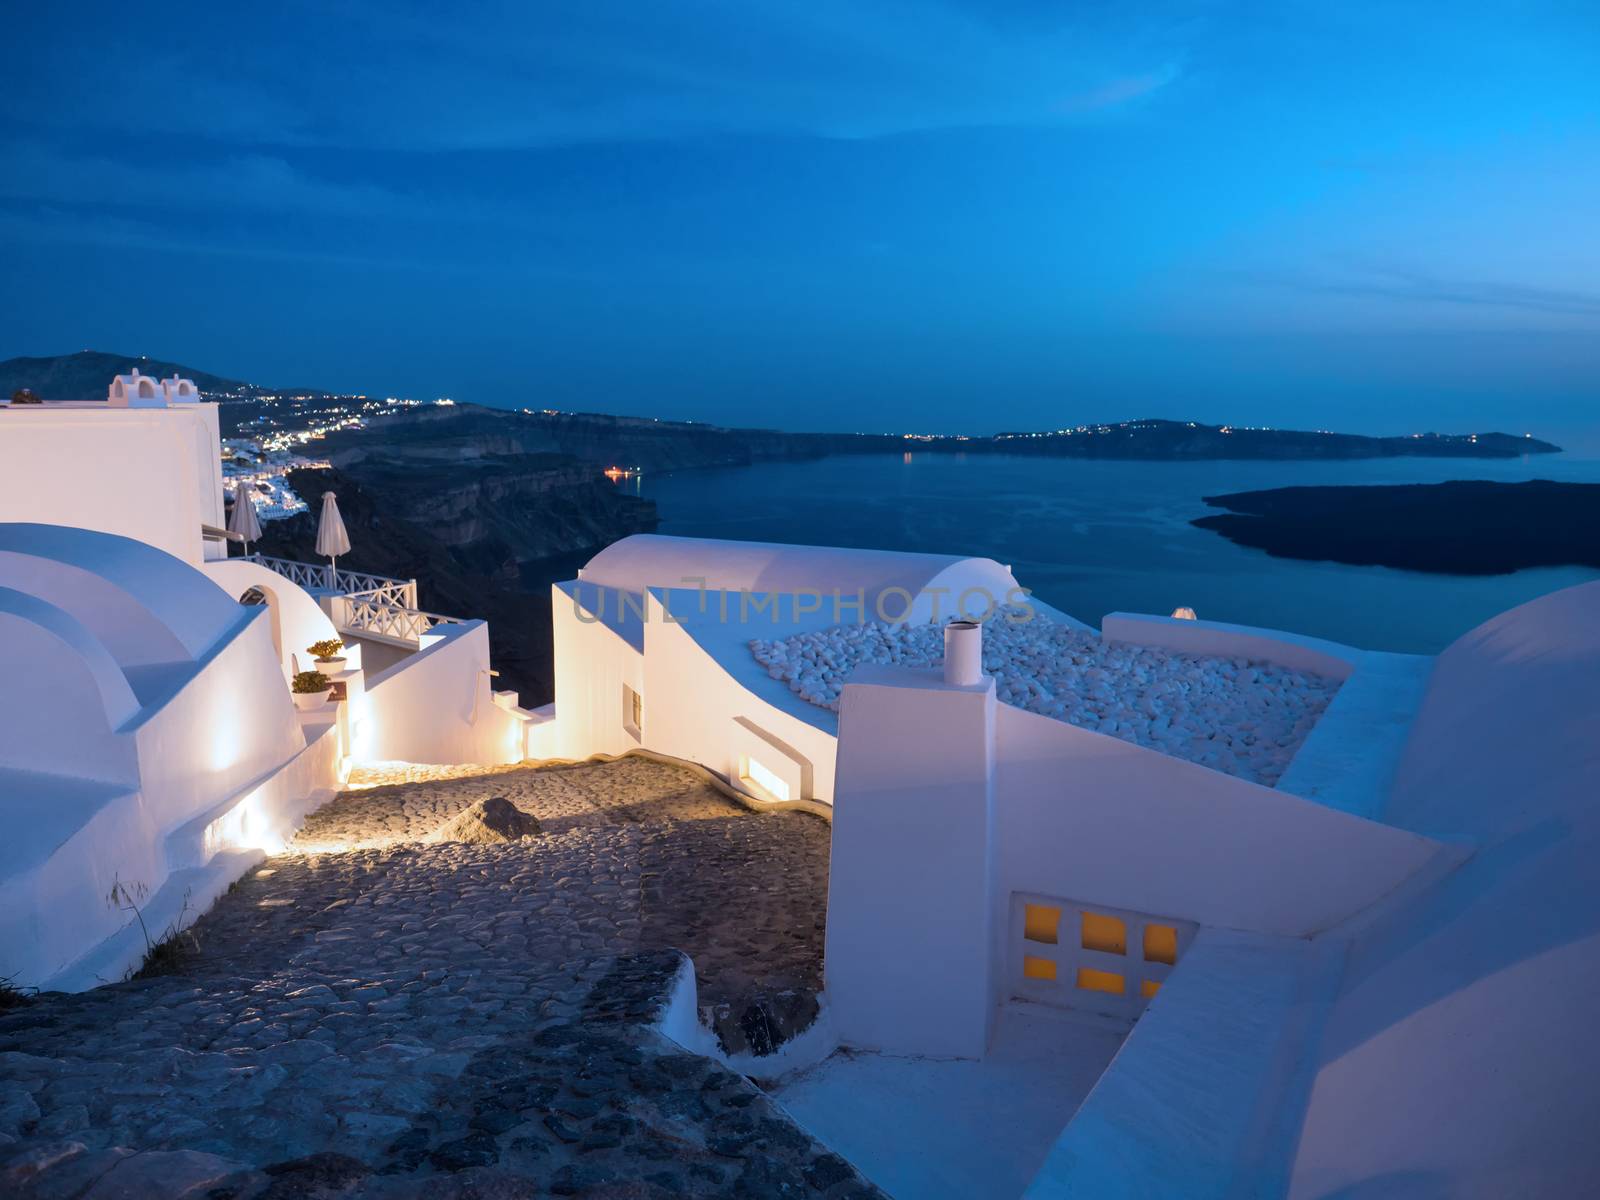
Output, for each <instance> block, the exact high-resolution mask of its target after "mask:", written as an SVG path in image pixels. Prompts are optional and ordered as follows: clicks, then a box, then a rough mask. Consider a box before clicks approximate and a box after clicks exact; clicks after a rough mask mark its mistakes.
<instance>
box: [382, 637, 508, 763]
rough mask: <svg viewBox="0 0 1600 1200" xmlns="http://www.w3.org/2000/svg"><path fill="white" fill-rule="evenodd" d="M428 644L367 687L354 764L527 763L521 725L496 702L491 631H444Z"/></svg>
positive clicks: (383, 673)
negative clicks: (492, 686)
mask: <svg viewBox="0 0 1600 1200" xmlns="http://www.w3.org/2000/svg"><path fill="white" fill-rule="evenodd" d="M430 636H434V637H436V638H437V640H436V641H434V642H433V643H432V644H431V645H429V646H426V647H424V648H423V649H421V650H419V651H418V652H417V653H416V654H413V655H411V656H410V657H409V658H407V659H405V660H404V661H403V662H399V663H396V664H395V665H394V666H392V667H390V668H389V669H388V670H386V671H383V672H381V673H379V674H377V675H374V676H372V677H371V678H369V679H367V681H366V698H365V703H364V706H363V707H364V711H362V712H361V713H358V714H354V715H353V721H354V725H353V727H352V730H351V733H352V742H353V747H352V753H353V756H354V758H355V759H356V761H357V762H388V761H393V760H401V761H405V762H419V763H507V762H518V761H520V760H521V759H522V757H523V743H522V738H523V723H522V722H521V721H518V720H517V719H516V718H515V717H514V716H513V715H512V714H511V713H509V712H507V711H506V710H505V709H503V708H501V707H500V706H499V705H497V704H495V702H494V698H493V695H492V689H491V687H490V681H491V677H490V675H489V627H488V625H486V624H484V622H482V621H466V622H463V623H462V624H459V625H441V626H439V627H438V628H437V629H436V630H435V631H434V634H433V635H430Z"/></svg>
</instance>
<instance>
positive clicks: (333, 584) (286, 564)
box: [246, 554, 417, 608]
mask: <svg viewBox="0 0 1600 1200" xmlns="http://www.w3.org/2000/svg"><path fill="white" fill-rule="evenodd" d="M246 557H247V558H248V560H249V561H250V562H254V563H260V564H261V565H262V566H263V567H266V568H267V569H268V570H270V571H276V572H277V573H278V574H279V575H282V576H283V577H284V578H285V579H287V580H289V582H291V583H297V584H299V585H300V586H301V587H303V588H305V589H306V590H308V591H316V592H337V593H339V594H342V595H353V594H356V593H361V594H363V595H364V594H366V593H369V592H370V593H373V594H374V596H375V598H377V599H379V600H381V601H382V602H383V603H385V604H393V605H397V606H399V607H401V608H416V606H417V581H416V580H415V579H391V578H389V577H388V576H387V575H368V574H367V573H366V572H364V571H345V570H335V569H334V568H333V567H330V566H327V565H326V564H323V563H303V562H296V561H295V560H294V559H292V558H269V557H268V556H267V555H265V554H251V555H247V556H246Z"/></svg>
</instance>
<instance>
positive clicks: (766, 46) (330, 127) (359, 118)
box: [10, 0, 1187, 152]
mask: <svg viewBox="0 0 1600 1200" xmlns="http://www.w3.org/2000/svg"><path fill="white" fill-rule="evenodd" d="M1179 3H1187V0H1179ZM283 7H284V8H285V9H287V10H288V11H286V12H284V13H283V14H281V15H277V14H275V16H274V17H273V19H270V20H269V19H260V20H256V19H252V18H250V17H248V16H242V15H239V14H236V13H227V12H222V11H219V10H214V9H211V8H207V9H205V10H204V11H203V12H192V11H189V9H188V6H186V5H184V4H183V3H182V2H181V0H174V3H173V4H171V5H167V6H163V7H162V9H161V10H160V11H159V12H155V13H148V12H141V13H138V14H131V13H123V12H120V11H108V12H107V13H105V14H103V17H104V19H97V20H95V21H92V22H90V21H80V20H79V19H78V18H77V17H76V16H75V15H73V14H69V13H64V12H63V13H55V12H53V11H46V10H39V11H38V12H36V13H35V14H34V15H32V16H31V18H30V19H31V20H32V21H33V22H34V23H35V24H36V25H37V26H40V28H37V29H35V30H33V31H31V34H30V36H29V39H28V42H29V45H30V47H32V48H34V49H35V50H36V51H37V53H36V54H30V56H28V58H27V60H26V61H25V62H23V63H21V64H20V70H21V72H22V74H23V75H24V76H25V78H23V79H21V80H17V81H14V86H13V87H12V89H11V91H10V98H11V100H12V102H13V104H14V106H15V111H14V113H13V114H12V116H11V118H10V119H11V120H12V121H13V122H15V123H17V124H18V125H20V126H21V127H22V128H24V129H26V128H33V129H55V130H86V129H98V130H108V131H123V132H126V133H128V134H130V135H137V136H147V135H149V134H151V133H153V132H154V133H161V134H165V135H169V136H170V135H178V136H183V137H191V138H199V139H203V140H205V141H210V142H212V143H215V144H217V145H228V146H235V147H239V146H248V147H254V148H261V149H266V148H272V147H365V148H389V149H397V150H406V151H419V152H432V151H441V150H463V149H467V150H471V149H509V148H528V147H543V146H559V145H573V144H583V143H595V142H607V141H632V140H660V139H665V138H674V137H681V136H686V135H698V134H746V133H770V132H780V133H804V134H811V135H816V136H823V137H850V138H860V137H879V136H887V135H893V134H897V133H906V132H914V131H924V130H930V129H940V128H969V127H973V126H988V125H1032V124H1045V123H1050V122H1060V121H1062V120H1066V119H1071V118H1081V117H1082V116H1084V115H1085V114H1092V113H1095V112H1098V111H1101V110H1104V109H1107V108H1113V107H1116V106H1118V105H1120V104H1124V103H1127V102H1129V101H1131V100H1135V99H1139V98H1141V97H1146V96H1149V95H1150V94H1152V93H1153V92H1156V91H1159V90H1161V89H1163V88H1164V87H1166V86H1167V85H1168V84H1169V83H1171V82H1172V81H1173V80H1174V79H1175V78H1176V77H1177V76H1176V72H1175V70H1174V68H1172V67H1171V66H1170V65H1169V64H1171V63H1172V62H1174V61H1177V60H1178V59H1180V58H1181V57H1182V52H1183V46H1182V45H1179V44H1175V43H1176V42H1178V41H1181V37H1180V36H1179V35H1178V34H1175V33H1172V32H1170V31H1169V30H1168V28H1167V27H1166V26H1164V25H1162V24H1160V23H1159V22H1157V21H1155V20H1154V18H1151V17H1147V16H1146V15H1145V14H1144V13H1142V12H1123V11H1121V10H1105V11H1101V10H1098V9H1092V10H1086V12H1084V13H1079V12H1077V11H1076V10H1073V11H1071V12H1070V14H1069V15H1068V16H1062V15H1061V10H1059V9H1057V8H1055V7H1054V6H1044V5H1033V4H1028V3H1019V0H990V3H987V4H985V3H975V2H973V0H876V2H874V3H865V2H860V0H850V2H841V0H815V2H814V3H808V4H794V3H792V2H791V0H685V2H684V3H681V4H673V5H659V6H658V5H641V4H638V3H637V2H636V0H585V3H582V4H575V5H559V6H531V5H515V4H507V5H502V6H498V7H497V6H460V7H457V8H455V9H451V10H449V11H448V12H447V11H445V10H441V9H439V8H437V6H434V5H421V4H418V5H414V6H410V7H408V6H407V5H405V4H397V3H384V4H381V5H380V4H376V3H371V2H364V0H351V2H348V3H344V4H340V5H326V4H323V3H320V2H318V3H315V4H313V3H309V2H308V0H307V2H302V3H299V4H295V3H293V2H292V0H291V2H290V3H286V4H285V5H284V6H283ZM1108 14H1110V15H1108ZM52 25H55V26H56V27H54V28H52V27H51V26H52ZM242 46H248V49H247V50H242V49H241V47H242ZM108 63H116V64H118V69H117V70H115V71H113V72H110V73H108V72H107V64H108ZM63 79H95V80H97V81H98V83H97V85H96V86H93V87H81V88H66V89H63V88H62V87H61V86H60V81H61V80H63ZM1063 97H1067V98H1068V99H1067V100H1066V101H1063V99H1062V98H1063Z"/></svg>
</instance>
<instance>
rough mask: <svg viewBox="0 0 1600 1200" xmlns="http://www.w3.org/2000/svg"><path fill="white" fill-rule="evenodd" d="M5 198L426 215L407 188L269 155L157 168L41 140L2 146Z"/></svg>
mask: <svg viewBox="0 0 1600 1200" xmlns="http://www.w3.org/2000/svg"><path fill="white" fill-rule="evenodd" d="M0 157H3V158H4V160H5V162H6V170H5V171H4V172H0V198H4V199H8V200H27V201H37V202H42V203H49V204H69V205H94V206H103V207H111V208H159V209H163V210H169V211H170V210H178V211H183V210H203V211H207V212H214V211H217V210H219V209H221V210H228V209H238V210H249V211H266V212H301V213H313V214H319V215H335V216H347V217H352V218H359V219H370V218H373V217H393V216H405V215H420V214H421V213H422V212H423V211H424V206H423V205H421V204H420V203H419V202H418V201H416V200H415V199H413V198H412V197H409V196H407V195H405V194H403V193H400V192H396V191H394V190H392V189H389V188H384V187H380V186H377V185H374V184H368V183H343V182H338V181H334V180H329V179H325V178H318V177H316V176H313V175H310V174H308V173H307V172H305V171H303V170H301V169H299V168H296V167H294V166H292V165H291V164H290V163H288V162H287V161H285V160H284V159H283V158H281V157H276V156H273V155H267V154H230V155H225V156H223V157H220V158H215V159H210V160H204V161H198V162H182V163H177V164H172V165H157V166H152V165H150V164H149V163H148V162H144V161H139V160H136V159H134V160H126V159H118V158H112V157H109V156H107V155H103V154H74V153H70V152H64V151H60V150H57V149H55V148H53V147H50V146H47V145H42V144H38V143H31V142H23V143H11V144H0Z"/></svg>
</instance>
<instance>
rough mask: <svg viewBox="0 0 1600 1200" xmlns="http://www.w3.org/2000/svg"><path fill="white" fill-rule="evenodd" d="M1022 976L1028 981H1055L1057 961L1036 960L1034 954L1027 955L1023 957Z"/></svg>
mask: <svg viewBox="0 0 1600 1200" xmlns="http://www.w3.org/2000/svg"><path fill="white" fill-rule="evenodd" d="M1022 974H1023V977H1024V978H1027V979H1054V978H1055V977H1056V964H1055V961H1054V960H1053V959H1048V958H1036V957H1034V956H1033V955H1032V954H1025V955H1023V956H1022ZM1080 986H1081V985H1080Z"/></svg>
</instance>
